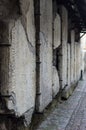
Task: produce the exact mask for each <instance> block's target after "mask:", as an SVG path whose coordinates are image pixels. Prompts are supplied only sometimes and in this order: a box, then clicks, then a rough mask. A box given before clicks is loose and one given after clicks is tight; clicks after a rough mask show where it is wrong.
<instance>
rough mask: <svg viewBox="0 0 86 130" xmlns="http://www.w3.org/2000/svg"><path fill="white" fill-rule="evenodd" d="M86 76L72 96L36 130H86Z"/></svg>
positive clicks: (57, 107)
mask: <svg viewBox="0 0 86 130" xmlns="http://www.w3.org/2000/svg"><path fill="white" fill-rule="evenodd" d="M85 79H86V74H85V76H84V80H83V81H79V83H78V85H77V87H76V89H75V91H74V92H73V94H72V96H71V97H70V98H69V99H68V100H66V101H62V103H59V104H58V105H57V106H56V108H54V110H53V111H52V112H51V113H50V114H49V115H48V117H47V118H46V119H45V120H43V121H42V123H41V124H40V125H39V126H38V128H37V129H36V130H86V81H85Z"/></svg>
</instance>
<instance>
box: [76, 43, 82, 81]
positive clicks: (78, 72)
mask: <svg viewBox="0 0 86 130" xmlns="http://www.w3.org/2000/svg"><path fill="white" fill-rule="evenodd" d="M80 50H81V47H80V43H76V52H77V53H76V80H79V79H80V75H81V51H80Z"/></svg>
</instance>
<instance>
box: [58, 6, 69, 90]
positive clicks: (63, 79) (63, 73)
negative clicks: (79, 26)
mask: <svg viewBox="0 0 86 130" xmlns="http://www.w3.org/2000/svg"><path fill="white" fill-rule="evenodd" d="M61 17H62V45H61V49H60V61H59V62H60V64H59V65H60V71H59V73H60V84H61V88H62V89H63V88H64V87H65V86H66V85H67V36H68V13H67V10H66V8H65V7H64V6H62V7H61Z"/></svg>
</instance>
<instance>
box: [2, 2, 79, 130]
mask: <svg viewBox="0 0 86 130" xmlns="http://www.w3.org/2000/svg"><path fill="white" fill-rule="evenodd" d="M2 1H3V0H2ZM53 2H54V3H53ZM53 2H52V0H26V1H24V0H19V1H18V2H17V1H15V2H14V0H12V2H10V1H9V0H7V2H6V3H4V4H3V2H1V3H0V4H1V5H3V6H2V7H3V8H0V114H2V117H3V115H5V116H4V117H3V120H2V121H1V120H0V124H1V125H0V126H2V127H3V126H4V128H5V127H6V126H7V124H8V126H9V128H8V127H7V128H6V129H5V130H11V126H12V127H14V128H12V130H14V129H16V130H17V129H18V130H23V128H22V127H21V126H22V125H23V126H28V125H29V124H30V122H31V119H32V115H33V114H34V112H38V113H42V112H43V111H44V109H45V108H46V107H47V106H48V105H49V104H50V103H51V102H52V100H53V98H55V97H56V95H57V94H58V93H59V92H60V96H62V97H67V98H68V94H67V95H66V92H69V95H71V92H70V88H71V87H72V85H75V84H76V82H77V81H78V80H79V79H80V73H81V62H80V61H81V52H80V50H81V48H80V42H78V41H77V42H76V41H75V30H74V29H73V30H72V29H71V28H70V30H69V31H70V32H71V35H70V42H69V41H68V29H69V27H68V26H69V25H68V18H69V17H68V11H67V9H66V8H65V7H64V6H58V5H57V1H55V0H54V1H53ZM1 5H0V6H1ZM5 6H6V7H5ZM10 6H11V7H12V8H13V9H14V10H13V11H12V8H9V7H10ZM4 9H5V10H4ZM1 14H3V16H2V15H1ZM73 88H74V87H73ZM8 115H10V117H9V118H8ZM2 117H1V119H2ZM1 122H2V123H1ZM5 123H6V125H5ZM10 124H11V126H10ZM13 124H14V125H13ZM21 124H22V125H21ZM1 130H2V129H1Z"/></svg>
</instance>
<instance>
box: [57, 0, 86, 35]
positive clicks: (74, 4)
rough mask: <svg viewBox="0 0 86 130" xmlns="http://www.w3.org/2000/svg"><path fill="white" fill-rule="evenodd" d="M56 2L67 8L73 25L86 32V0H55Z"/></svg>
mask: <svg viewBox="0 0 86 130" xmlns="http://www.w3.org/2000/svg"><path fill="white" fill-rule="evenodd" d="M57 3H58V4H62V5H64V6H65V7H66V8H67V9H68V13H69V17H71V20H72V22H73V23H74V25H75V27H77V28H78V29H79V30H80V31H81V32H84V33H86V0H57Z"/></svg>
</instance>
